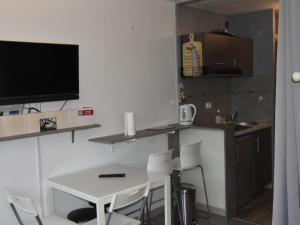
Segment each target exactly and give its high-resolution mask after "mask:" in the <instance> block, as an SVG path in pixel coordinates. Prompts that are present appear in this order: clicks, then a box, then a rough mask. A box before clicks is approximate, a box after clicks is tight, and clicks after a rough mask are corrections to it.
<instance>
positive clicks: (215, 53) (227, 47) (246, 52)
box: [203, 33, 253, 76]
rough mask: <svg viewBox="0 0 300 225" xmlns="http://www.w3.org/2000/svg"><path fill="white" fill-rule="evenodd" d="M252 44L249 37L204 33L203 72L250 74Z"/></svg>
mask: <svg viewBox="0 0 300 225" xmlns="http://www.w3.org/2000/svg"><path fill="white" fill-rule="evenodd" d="M252 45H253V44H252V40H251V39H247V38H239V37H232V36H226V35H220V34H211V33H204V34H203V67H204V68H203V70H204V74H208V75H209V74H232V75H240V76H251V75H252V67H253V66H252V64H253V59H252V55H253V53H252Z"/></svg>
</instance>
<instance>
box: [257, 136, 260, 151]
mask: <svg viewBox="0 0 300 225" xmlns="http://www.w3.org/2000/svg"><path fill="white" fill-rule="evenodd" d="M259 142H260V141H259V137H257V138H256V151H257V152H258V153H259V152H260V144H259Z"/></svg>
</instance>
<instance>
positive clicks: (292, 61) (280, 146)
mask: <svg viewBox="0 0 300 225" xmlns="http://www.w3.org/2000/svg"><path fill="white" fill-rule="evenodd" d="M278 41H279V42H278V58H277V59H278V61H277V85H276V116H275V174H274V205H273V225H300V199H299V191H300V183H299V175H300V83H293V82H292V80H291V77H292V74H293V72H295V71H300V0H280V12H279V39H278Z"/></svg>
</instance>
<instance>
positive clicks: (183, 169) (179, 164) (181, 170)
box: [172, 157, 201, 172]
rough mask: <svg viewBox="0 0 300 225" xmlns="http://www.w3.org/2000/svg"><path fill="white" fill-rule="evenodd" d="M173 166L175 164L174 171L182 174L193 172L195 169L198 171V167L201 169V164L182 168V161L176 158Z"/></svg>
mask: <svg viewBox="0 0 300 225" xmlns="http://www.w3.org/2000/svg"><path fill="white" fill-rule="evenodd" d="M172 164H173V170H176V171H180V172H184V171H188V170H193V169H196V168H198V167H201V164H198V165H193V166H190V167H186V168H182V166H181V161H180V158H179V157H176V158H174V159H173V160H172Z"/></svg>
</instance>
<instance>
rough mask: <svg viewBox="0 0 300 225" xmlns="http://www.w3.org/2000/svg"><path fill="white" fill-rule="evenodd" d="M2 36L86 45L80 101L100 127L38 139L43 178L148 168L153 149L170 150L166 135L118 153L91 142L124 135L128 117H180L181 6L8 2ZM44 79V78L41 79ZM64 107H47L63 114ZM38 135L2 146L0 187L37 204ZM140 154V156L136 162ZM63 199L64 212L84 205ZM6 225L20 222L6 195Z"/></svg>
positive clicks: (95, 0) (107, 0)
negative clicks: (115, 167)
mask: <svg viewBox="0 0 300 225" xmlns="http://www.w3.org/2000/svg"><path fill="white" fill-rule="evenodd" d="M0 27H1V32H0V39H1V40H16V41H32V42H57V43H75V44H79V45H80V100H79V101H70V102H69V103H68V104H67V107H66V108H74V107H81V106H93V107H94V108H95V110H96V121H97V122H98V123H100V124H101V125H102V127H101V128H97V129H93V130H86V131H79V132H77V133H76V139H75V144H72V143H71V140H70V134H69V133H65V134H56V135H50V136H44V137H40V150H41V158H42V160H41V161H42V177H43V178H46V177H48V176H54V175H58V174H62V173H66V172H70V171H74V170H80V169H84V168H88V167H94V166H97V165H103V164H107V163H110V162H121V163H125V164H129V165H133V166H137V167H144V166H145V165H146V159H147V156H148V154H149V153H150V152H158V151H161V150H163V148H164V147H165V148H166V147H167V139H166V136H165V135H161V136H157V137H154V139H153V142H152V143H150V142H149V139H141V140H138V141H137V143H133V144H130V145H128V144H126V143H123V144H120V145H118V146H117V148H116V150H115V152H114V153H110V152H108V151H107V146H105V145H101V144H96V143H90V142H88V138H91V137H97V136H104V135H109V134H114V133H117V132H122V130H123V113H124V112H125V111H134V112H135V113H136V119H137V128H139V129H141V128H145V127H149V126H151V125H153V124H157V123H168V122H171V121H176V120H177V110H176V101H177V100H176V99H177V97H176V91H177V89H176V83H177V82H176V55H175V54H176V50H175V45H176V43H175V42H176V40H175V6H174V4H173V3H171V2H168V1H163V0H151V1H149V0H126V1H124V0H26V1H19V0H2V1H1V3H0ZM41 79H42V75H41ZM61 104H62V102H55V103H43V105H42V107H43V109H44V110H57V109H59V107H60V106H61ZM36 149H37V138H28V139H23V140H16V141H9V142H2V143H0V187H2V186H6V187H7V188H9V189H11V190H13V191H15V192H18V193H22V194H25V195H29V196H30V197H32V198H33V199H34V201H35V203H36V204H38V202H39V198H38V187H37V177H36V172H35V171H36V167H35V166H36V165H35V163H36V159H35V151H36ZM132 156H134V157H132ZM65 200H66V197H64V198H61V199H60V202H59V203H60V204H58V205H57V206H58V211H59V212H60V213H62V214H65V213H66V212H67V210H68V209H71V208H75V207H76V204H82V203H80V202H78V201H77V200H76V199H73V198H72V200H70V199H69V200H68V201H67V202H66V201H65ZM73 201H75V202H76V204H75V203H71V202H73ZM0 224H9V225H17V223H16V220H15V218H14V217H13V215H12V213H11V211H10V209H9V208H8V206H7V204H6V201H5V199H4V198H3V196H2V194H1V193H0Z"/></svg>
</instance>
